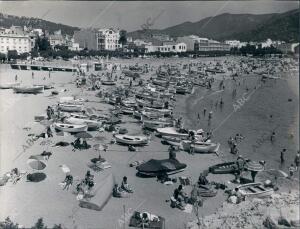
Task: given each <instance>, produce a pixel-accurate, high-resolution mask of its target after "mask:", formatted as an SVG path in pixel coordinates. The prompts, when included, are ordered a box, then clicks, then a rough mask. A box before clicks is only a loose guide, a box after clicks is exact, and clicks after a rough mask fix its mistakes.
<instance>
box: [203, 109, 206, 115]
mask: <svg viewBox="0 0 300 229" xmlns="http://www.w3.org/2000/svg"><path fill="white" fill-rule="evenodd" d="M205 114H206V108H204V109H203V115H204V117H205Z"/></svg>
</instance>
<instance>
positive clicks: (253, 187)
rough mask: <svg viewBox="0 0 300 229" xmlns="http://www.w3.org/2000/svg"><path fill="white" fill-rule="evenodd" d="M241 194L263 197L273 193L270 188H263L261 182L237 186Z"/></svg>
mask: <svg viewBox="0 0 300 229" xmlns="http://www.w3.org/2000/svg"><path fill="white" fill-rule="evenodd" d="M238 189H239V192H240V193H241V194H242V195H243V196H248V197H256V198H265V197H268V196H270V195H272V194H273V193H274V190H273V189H272V188H265V187H264V186H263V183H250V184H244V185H240V186H238Z"/></svg>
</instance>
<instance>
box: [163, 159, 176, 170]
mask: <svg viewBox="0 0 300 229" xmlns="http://www.w3.org/2000/svg"><path fill="white" fill-rule="evenodd" d="M161 165H162V166H163V167H165V168H167V169H169V170H176V166H175V165H174V164H173V163H171V162H169V161H166V162H163V163H161Z"/></svg>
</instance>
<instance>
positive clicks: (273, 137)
mask: <svg viewBox="0 0 300 229" xmlns="http://www.w3.org/2000/svg"><path fill="white" fill-rule="evenodd" d="M274 140H275V131H273V132H272V135H271V142H272V143H273V142H274Z"/></svg>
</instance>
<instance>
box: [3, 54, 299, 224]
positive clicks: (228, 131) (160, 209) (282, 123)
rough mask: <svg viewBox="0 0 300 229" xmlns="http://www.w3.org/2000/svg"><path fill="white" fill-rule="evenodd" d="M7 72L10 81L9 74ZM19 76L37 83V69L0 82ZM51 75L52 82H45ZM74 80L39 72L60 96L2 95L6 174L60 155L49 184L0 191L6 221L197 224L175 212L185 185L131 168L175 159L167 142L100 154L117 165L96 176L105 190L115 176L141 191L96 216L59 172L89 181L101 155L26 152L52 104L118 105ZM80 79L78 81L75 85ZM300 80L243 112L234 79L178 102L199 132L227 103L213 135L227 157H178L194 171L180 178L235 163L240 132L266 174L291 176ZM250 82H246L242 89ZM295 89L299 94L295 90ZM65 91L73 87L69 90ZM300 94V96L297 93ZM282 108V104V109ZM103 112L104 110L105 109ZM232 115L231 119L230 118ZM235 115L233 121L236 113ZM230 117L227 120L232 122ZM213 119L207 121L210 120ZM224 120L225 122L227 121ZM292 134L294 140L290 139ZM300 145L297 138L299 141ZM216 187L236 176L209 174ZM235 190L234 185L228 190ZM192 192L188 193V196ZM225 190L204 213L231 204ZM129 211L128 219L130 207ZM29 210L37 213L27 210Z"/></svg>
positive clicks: (273, 87) (281, 84)
mask: <svg viewBox="0 0 300 229" xmlns="http://www.w3.org/2000/svg"><path fill="white" fill-rule="evenodd" d="M212 60H213V59H209V58H207V59H203V61H212ZM188 61H195V62H196V61H199V60H191V59H188V58H183V59H176V58H172V59H164V60H147V59H146V60H140V59H133V60H115V61H114V60H112V62H117V63H122V64H128V63H130V64H134V63H137V62H139V63H140V64H143V63H150V64H151V65H152V66H157V65H159V64H162V62H168V63H169V62H170V63H178V62H188ZM4 74H5V75H4ZM15 74H18V76H19V78H22V80H24V81H26V82H28V83H30V82H32V77H31V71H16V70H11V69H9V66H5V65H2V66H0V75H1V80H0V82H11V81H13V79H14V76H15ZM151 75H154V72H150V73H149V74H147V76H145V78H146V79H148V78H150V77H151ZM44 77H46V79H45V81H44V80H43V78H44ZM243 79H245V84H246V85H247V86H248V87H249V92H251V91H252V90H253V89H254V86H255V85H256V84H257V83H258V79H257V78H256V77H254V76H250V75H249V76H243ZM74 80H75V78H74V76H72V73H62V72H59V73H58V72H55V73H51V78H50V79H49V78H48V72H36V73H35V79H34V82H35V83H36V84H37V83H44V82H46V83H50V82H53V83H55V90H58V91H59V92H60V94H59V95H58V96H54V97H53V96H50V92H49V91H45V93H44V94H40V95H26V96H24V95H17V94H13V92H12V90H0V98H1V101H0V105H1V106H3V107H4V108H3V109H1V113H0V121H1V124H0V128H1V135H0V143H1V149H0V162H1V164H0V165H1V166H0V172H1V174H3V173H4V172H7V171H10V170H11V169H12V168H14V167H18V168H19V169H21V170H24V171H28V172H31V169H30V168H29V167H28V166H27V164H26V160H27V158H28V157H29V156H30V155H34V154H40V153H41V152H42V151H43V150H44V149H45V148H46V150H51V151H52V152H53V155H52V157H51V158H50V159H49V161H48V162H47V167H46V169H45V170H44V172H45V173H46V174H47V178H46V179H45V180H44V181H42V182H40V183H28V182H26V181H25V179H22V180H21V181H19V182H18V183H17V184H15V185H13V184H12V183H8V184H7V185H6V186H4V187H0V206H1V207H0V209H1V210H0V220H3V219H4V218H6V217H7V216H10V217H11V219H12V220H14V221H16V222H18V223H19V224H21V225H25V226H27V227H29V226H32V225H33V224H34V223H35V222H36V221H37V219H38V218H39V217H43V218H44V221H45V223H46V225H49V226H52V225H54V224H59V223H61V224H62V225H63V226H65V227H66V228H97V229H100V228H105V229H106V228H124V227H123V226H124V225H123V221H125V224H126V226H125V228H128V223H129V217H130V216H129V217H128V215H130V214H132V213H133V211H134V210H137V211H143V210H145V211H149V212H152V213H154V214H156V215H161V216H163V217H165V218H166V219H167V221H166V228H172V229H173V228H174V229H176V228H178V229H181V228H184V227H185V225H186V223H187V222H189V221H191V220H194V219H195V216H194V214H187V213H183V212H182V211H180V210H178V209H172V208H170V203H169V202H166V200H169V198H170V196H171V195H172V193H173V190H174V188H176V187H177V186H178V183H177V184H175V185H171V186H166V185H163V184H161V183H159V182H157V181H156V179H155V178H139V177H137V176H136V170H135V168H130V167H129V166H128V164H129V163H130V162H133V161H135V160H149V159H151V158H155V159H163V158H167V157H168V152H167V149H168V146H166V145H162V144H161V143H160V141H161V139H159V138H157V137H155V136H154V135H153V136H152V138H151V141H150V143H149V144H148V145H147V146H145V147H142V148H140V147H138V151H137V152H129V151H128V150H127V147H124V146H120V145H109V144H108V145H109V149H108V150H107V152H101V155H102V156H103V157H104V158H105V159H106V160H107V161H108V162H109V163H110V164H111V165H112V168H110V169H107V170H105V171H102V172H100V173H95V182H96V183H98V184H101V182H102V180H103V179H104V178H105V177H106V176H107V175H109V174H110V173H112V174H113V175H114V177H115V180H116V181H117V182H118V183H120V181H121V179H122V177H123V176H124V175H126V176H127V177H128V180H129V183H130V184H131V185H132V186H133V189H134V190H135V192H134V194H132V195H131V196H130V198H123V199H116V198H111V199H110V200H109V202H108V203H107V204H106V206H105V207H104V208H103V210H102V211H100V212H98V211H92V210H88V209H84V208H80V207H78V201H77V200H76V196H75V195H74V194H72V192H71V190H69V191H63V190H62V188H61V187H60V186H59V183H60V182H61V181H62V180H63V179H64V177H65V174H64V173H63V172H62V171H61V169H60V168H59V165H62V164H65V165H67V166H68V167H69V168H70V169H71V173H72V175H73V176H74V177H75V179H80V178H83V177H84V174H85V173H86V171H87V169H88V167H87V163H88V162H89V160H90V159H91V158H93V157H96V156H97V155H98V153H97V152H96V151H95V150H93V149H89V150H84V151H75V152H72V150H71V149H72V148H71V147H70V146H68V147H57V148H52V147H51V146H48V147H47V146H43V145H41V140H38V141H37V142H35V143H34V144H33V145H32V146H30V147H29V148H28V149H26V150H25V151H24V152H23V148H24V145H26V139H28V136H27V135H28V134H29V133H40V132H42V131H44V127H43V126H41V125H40V124H38V123H35V122H33V121H34V120H33V117H34V115H39V114H44V113H45V109H46V108H47V106H48V105H53V104H56V103H57V101H58V98H59V97H62V96H70V95H75V96H78V97H82V98H85V99H88V100H89V102H87V103H86V106H87V107H93V108H95V109H97V110H102V111H107V110H108V109H109V108H112V106H110V105H107V104H104V103H99V101H100V98H97V97H95V94H96V92H94V91H86V90H84V91H82V90H81V89H78V88H75V85H74ZM72 81H73V83H72ZM296 82H297V85H298V77H295V76H294V77H286V80H277V82H276V83H274V82H271V81H270V82H267V85H265V86H264V87H261V88H259V89H257V90H256V91H255V92H254V93H253V94H251V97H250V99H249V100H248V101H247V102H246V103H245V104H244V105H243V106H242V107H241V109H240V110H239V111H237V112H234V113H232V111H233V105H232V104H233V102H234V101H236V99H238V98H239V96H241V95H243V93H244V92H245V86H244V85H241V86H240V87H238V93H237V96H236V98H235V99H234V100H233V99H232V96H231V88H233V85H232V81H231V80H229V79H227V80H226V84H225V86H226V88H225V91H224V92H219V89H218V88H217V85H218V83H215V84H214V85H215V86H216V87H215V88H213V89H212V90H211V91H210V90H208V89H205V88H198V89H196V90H195V92H194V93H193V94H191V95H186V96H176V98H177V101H176V107H175V111H174V114H175V115H176V116H177V117H179V116H183V117H184V120H185V124H186V126H187V127H191V128H193V129H196V128H203V129H204V130H205V131H207V130H209V128H210V127H209V126H208V124H207V120H205V118H204V117H203V115H202V111H203V108H204V107H207V110H208V111H207V112H209V111H210V102H211V101H210V100H213V101H214V102H216V100H217V99H220V96H222V98H223V101H224V106H223V109H222V110H221V109H220V107H219V106H218V108H217V109H216V108H215V106H214V105H213V111H214V114H213V120H212V124H211V128H212V129H214V128H217V129H215V130H214V138H213V141H216V142H220V143H221V148H220V152H221V154H220V156H219V157H217V156H216V155H215V154H213V155H211V154H205V155H200V154H195V155H189V154H187V153H186V152H179V153H177V158H178V160H179V161H181V162H183V163H186V164H187V165H188V167H187V169H186V170H185V171H184V172H183V173H180V174H177V175H176V176H188V177H191V179H192V181H193V182H195V181H196V180H197V179H198V176H199V173H200V172H201V171H203V170H205V169H207V168H208V166H211V165H214V164H216V163H220V162H221V161H227V160H231V159H234V158H236V156H233V155H231V154H230V153H229V147H228V145H227V140H228V138H229V136H234V135H235V134H236V133H241V134H242V135H243V136H245V139H244V140H243V141H242V142H241V143H240V144H239V145H238V149H239V151H240V154H242V155H243V156H245V157H248V158H250V159H253V160H266V161H267V168H274V167H275V168H281V169H283V170H285V171H286V169H287V167H288V165H289V164H290V161H291V160H293V158H294V155H295V152H296V151H297V150H298V148H299V142H297V140H298V136H299V132H298V128H297V127H298V124H297V126H295V125H296V124H295V120H297V119H298V113H297V112H298V102H299V101H298V96H299V88H297V87H295V85H296ZM242 83H243V82H241V84H242ZM290 87H293V90H290ZM63 89H68V91H66V92H62V90H63ZM296 93H298V94H296ZM288 98H292V99H293V101H292V102H288ZM279 104H280V105H279ZM99 112H100V111H99ZM198 112H199V113H201V120H200V122H199V121H198V120H197V113H198ZM231 113H232V114H231ZM230 114H231V115H230ZM269 114H273V119H272V120H271V119H270V118H269ZM228 115H230V116H229V118H226V117H228ZM206 119H207V117H206ZM122 120H123V122H124V123H122V124H120V125H119V126H121V127H126V128H127V129H128V130H129V133H130V134H135V133H137V134H138V133H142V130H141V127H140V125H139V124H138V125H137V123H136V120H135V119H133V118H131V117H128V116H123V118H122ZM224 120H225V121H224ZM278 124H279V127H278V128H277V129H276V141H275V143H274V144H273V145H272V144H271V143H270V142H267V141H266V142H265V143H264V144H262V145H261V146H260V147H259V148H258V149H257V150H256V151H255V152H254V151H253V150H252V149H253V147H252V145H253V144H255V142H256V140H257V139H258V138H260V136H261V135H262V134H263V133H264V132H268V133H269V132H270V131H271V130H272V129H273V128H275V127H276V126H277V125H278ZM25 126H28V127H30V128H31V129H30V130H24V129H23V127H25ZM291 133H292V134H293V138H292V137H291V136H290V134H291ZM92 135H93V136H98V137H101V138H102V139H103V140H101V141H100V140H90V141H88V143H89V144H92V145H93V144H96V143H109V142H110V139H111V137H112V135H111V133H107V132H104V133H100V132H92ZM296 139H297V140H296ZM73 140H74V137H72V136H65V137H61V136H55V137H54V138H53V139H51V141H52V142H54V143H56V142H58V141H68V142H71V141H73ZM283 147H284V148H287V155H286V161H287V162H286V164H285V165H284V166H281V167H280V163H279V155H280V150H281V149H282V148H283ZM208 178H209V179H210V180H213V181H220V182H225V181H226V182H227V181H228V180H231V179H233V176H231V175H209V177H208ZM228 185H230V184H228ZM189 190H190V187H187V189H186V191H189ZM225 197H226V196H225V195H224V193H223V192H221V191H219V192H218V195H217V196H216V197H213V198H210V199H207V200H206V201H205V202H204V207H203V208H202V209H201V214H202V215H210V214H212V213H214V212H215V211H216V209H217V208H218V207H219V206H220V205H221V204H222V202H223V201H224V200H225ZM123 206H125V220H124V209H123ZM27 209H30V211H29V210H27Z"/></svg>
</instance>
